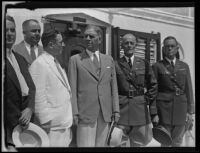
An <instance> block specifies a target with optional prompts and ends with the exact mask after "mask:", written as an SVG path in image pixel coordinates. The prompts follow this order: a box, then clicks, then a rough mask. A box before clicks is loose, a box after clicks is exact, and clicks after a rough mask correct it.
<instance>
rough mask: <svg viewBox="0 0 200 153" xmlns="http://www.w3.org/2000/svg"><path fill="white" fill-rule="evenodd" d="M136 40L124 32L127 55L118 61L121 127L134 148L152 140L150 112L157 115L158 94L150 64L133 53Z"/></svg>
mask: <svg viewBox="0 0 200 153" xmlns="http://www.w3.org/2000/svg"><path fill="white" fill-rule="evenodd" d="M136 43H137V40H136V37H135V36H134V35H132V34H126V35H124V36H123V40H122V48H123V49H124V54H125V56H123V57H122V58H120V59H119V60H118V61H117V62H116V74H117V84H118V92H119V103H120V120H119V121H118V127H120V128H122V129H123V131H124V133H125V134H126V135H127V136H128V137H129V140H130V146H131V147H140V146H145V145H147V144H148V143H149V142H150V141H151V139H152V126H151V118H150V114H157V112H156V107H155V104H154V103H153V101H154V99H155V96H156V93H157V81H156V79H155V76H154V74H153V71H152V69H151V67H150V65H149V63H147V61H146V60H143V59H141V58H139V57H136V56H134V52H135V47H136ZM147 65H148V67H147V68H148V71H146V66H147ZM148 104H150V107H148ZM149 108H150V110H149ZM154 119H156V116H154Z"/></svg>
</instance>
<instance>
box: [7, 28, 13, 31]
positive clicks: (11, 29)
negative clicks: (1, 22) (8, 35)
mask: <svg viewBox="0 0 200 153" xmlns="http://www.w3.org/2000/svg"><path fill="white" fill-rule="evenodd" d="M8 31H10V32H15V28H6V32H8Z"/></svg>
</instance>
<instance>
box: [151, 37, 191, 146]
mask: <svg viewBox="0 0 200 153" xmlns="http://www.w3.org/2000/svg"><path fill="white" fill-rule="evenodd" d="M163 45H164V46H163V48H162V49H163V55H164V56H163V60H161V61H158V62H157V63H156V64H154V65H153V70H154V72H155V76H156V78H157V80H158V95H157V100H156V106H157V112H158V117H159V125H162V126H163V127H164V128H165V129H166V130H168V131H169V133H170V134H171V138H172V144H171V145H170V146H172V147H180V146H181V144H182V141H183V136H184V133H185V130H187V129H185V128H186V127H185V123H187V122H188V123H189V122H192V120H193V119H192V118H193V117H192V114H194V100H193V91H192V83H191V76H190V70H189V66H188V64H186V63H185V62H183V61H180V60H179V58H177V57H178V48H179V44H178V42H177V40H176V38H175V37H173V36H168V37H166V38H165V39H164V41H163ZM161 146H163V147H168V146H169V145H166V144H161Z"/></svg>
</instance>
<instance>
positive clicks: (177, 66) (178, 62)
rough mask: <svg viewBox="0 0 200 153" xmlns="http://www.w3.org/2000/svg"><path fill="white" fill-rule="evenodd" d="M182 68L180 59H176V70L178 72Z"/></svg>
mask: <svg viewBox="0 0 200 153" xmlns="http://www.w3.org/2000/svg"><path fill="white" fill-rule="evenodd" d="M179 69H180V61H179V59H176V62H175V66H174V72H177V70H179Z"/></svg>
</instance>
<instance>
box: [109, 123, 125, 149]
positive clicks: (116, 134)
mask: <svg viewBox="0 0 200 153" xmlns="http://www.w3.org/2000/svg"><path fill="white" fill-rule="evenodd" d="M122 136H123V131H122V129H120V128H118V127H116V126H115V127H114V129H113V131H112V134H111V139H110V147H117V146H120V145H121V144H122Z"/></svg>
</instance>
